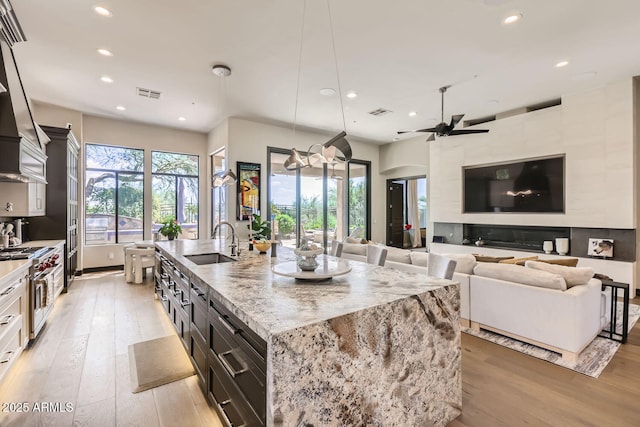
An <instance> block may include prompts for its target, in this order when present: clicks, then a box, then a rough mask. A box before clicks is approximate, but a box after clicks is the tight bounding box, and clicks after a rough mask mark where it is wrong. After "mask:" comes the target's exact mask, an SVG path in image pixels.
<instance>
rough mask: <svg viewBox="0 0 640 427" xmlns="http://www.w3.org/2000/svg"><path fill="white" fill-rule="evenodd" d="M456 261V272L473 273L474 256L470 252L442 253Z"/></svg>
mask: <svg viewBox="0 0 640 427" xmlns="http://www.w3.org/2000/svg"><path fill="white" fill-rule="evenodd" d="M442 256H446V257H447V258H451V259H453V260H455V261H457V262H456V270H455V271H456V273H464V274H473V267H475V266H476V264H477V262H476V257H475V256H473V255H471V254H442Z"/></svg>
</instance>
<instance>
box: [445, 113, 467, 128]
mask: <svg viewBox="0 0 640 427" xmlns="http://www.w3.org/2000/svg"><path fill="white" fill-rule="evenodd" d="M463 117H464V114H456V115H455V116H451V124H450V125H449V127H450V128H451V129H453V128H454V127H456V125H457V124H458V123H460V120H462V118H463Z"/></svg>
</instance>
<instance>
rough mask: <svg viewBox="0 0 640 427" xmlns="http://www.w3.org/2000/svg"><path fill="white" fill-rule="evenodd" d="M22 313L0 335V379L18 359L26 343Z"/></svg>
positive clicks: (0, 379)
mask: <svg viewBox="0 0 640 427" xmlns="http://www.w3.org/2000/svg"><path fill="white" fill-rule="evenodd" d="M23 323H24V322H23V321H22V315H20V316H17V317H15V318H13V319H12V320H11V321H10V322H9V323H8V324H7V325H6V327H7V330H6V331H4V332H3V333H2V336H0V381H2V379H3V378H4V376H5V375H6V374H7V372H8V371H9V369H11V367H12V366H13V364H14V363H15V362H16V360H18V357H19V356H20V354H21V353H22V349H23V348H24V346H25V344H26V340H25V338H24V337H25V336H26V331H24V329H23V328H24V326H23Z"/></svg>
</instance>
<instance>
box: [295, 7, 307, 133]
mask: <svg viewBox="0 0 640 427" xmlns="http://www.w3.org/2000/svg"><path fill="white" fill-rule="evenodd" d="M306 15H307V0H304V3H303V4H302V25H301V26H300V49H299V52H298V77H297V80H296V102H295V106H294V110H293V136H294V137H295V136H296V122H297V120H298V98H299V96H300V70H301V68H302V46H303V44H304V20H305V16H306Z"/></svg>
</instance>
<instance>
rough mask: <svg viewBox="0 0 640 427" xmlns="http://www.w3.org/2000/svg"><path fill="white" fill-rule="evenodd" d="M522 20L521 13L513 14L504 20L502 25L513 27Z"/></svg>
mask: <svg viewBox="0 0 640 427" xmlns="http://www.w3.org/2000/svg"><path fill="white" fill-rule="evenodd" d="M521 19H522V14H521V13H513V14H511V15H509V16H507V17H506V18H504V19H503V20H502V23H503V24H505V25H512V24H515V23H516V22H518V21H520V20H521Z"/></svg>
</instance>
